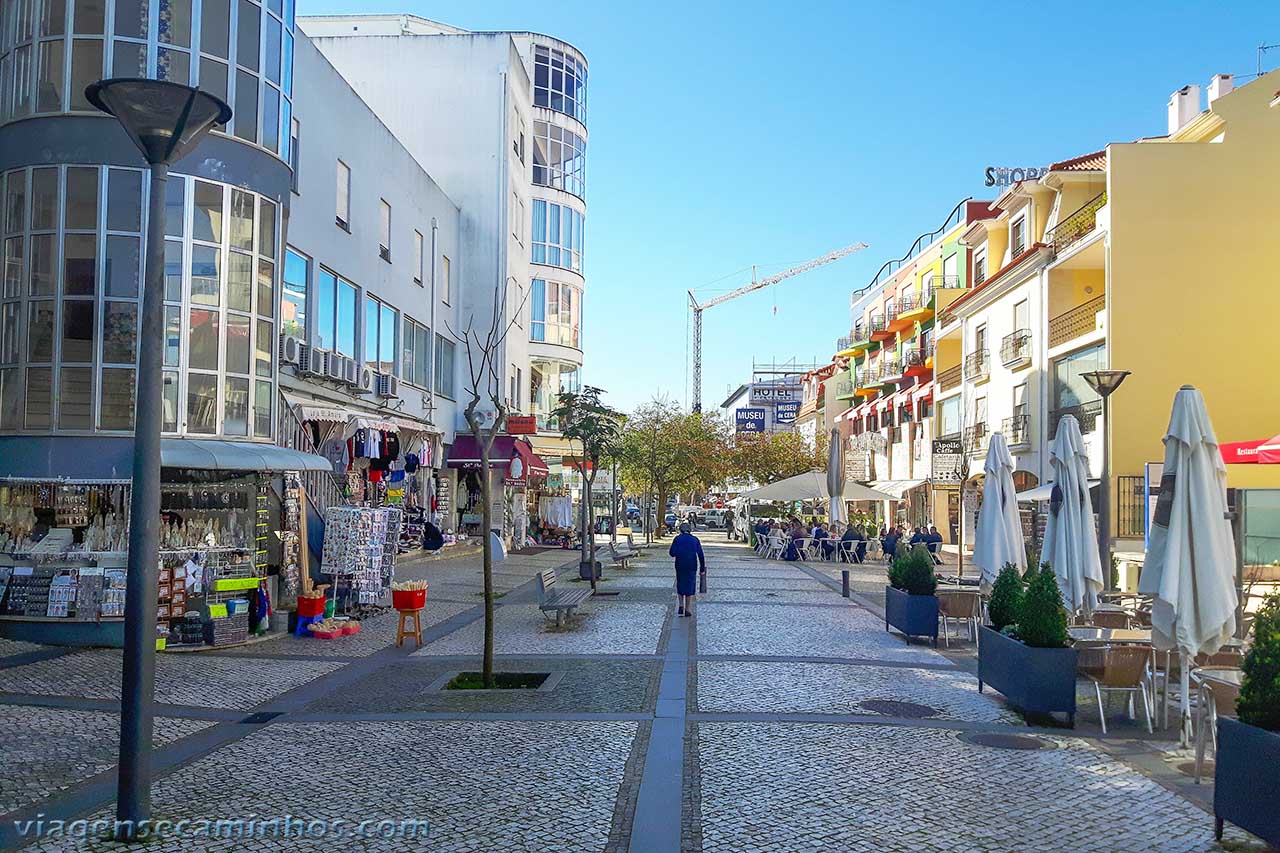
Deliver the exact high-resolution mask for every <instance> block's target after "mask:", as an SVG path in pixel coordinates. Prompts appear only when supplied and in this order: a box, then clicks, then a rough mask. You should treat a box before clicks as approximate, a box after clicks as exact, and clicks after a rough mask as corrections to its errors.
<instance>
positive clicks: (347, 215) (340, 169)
mask: <svg viewBox="0 0 1280 853" xmlns="http://www.w3.org/2000/svg"><path fill="white" fill-rule="evenodd" d="M334 171H335V175H334V179H335V180H334V186H335V193H336V197H335V199H334V214H333V216H334V222H335V224H336V225H337V226H338V227H339V228H341V229H342V230H343V231H346V232H347V233H348V234H350V233H351V167H350V166H348V165H347V164H346V163H344V162H342V160H341V158H339V159H338V160H337V166H335V168H334ZM344 175H345V177H346V180H345V181H344V180H343V176H344Z"/></svg>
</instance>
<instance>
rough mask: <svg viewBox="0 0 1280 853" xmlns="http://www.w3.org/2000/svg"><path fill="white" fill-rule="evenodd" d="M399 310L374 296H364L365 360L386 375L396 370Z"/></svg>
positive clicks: (390, 374) (375, 369) (378, 371)
mask: <svg viewBox="0 0 1280 853" xmlns="http://www.w3.org/2000/svg"><path fill="white" fill-rule="evenodd" d="M398 313H399V312H397V311H396V309H394V308H392V307H391V306H390V305H388V304H386V303H385V302H382V301H380V300H378V299H374V298H373V297H372V296H369V295H367V294H366V295H365V298H364V362H365V364H366V365H368V367H369V369H371V370H373V371H375V372H377V373H381V374H382V375H384V376H392V375H394V374H395V372H396V326H397V325H398V324H399V320H398V319H397V315H398Z"/></svg>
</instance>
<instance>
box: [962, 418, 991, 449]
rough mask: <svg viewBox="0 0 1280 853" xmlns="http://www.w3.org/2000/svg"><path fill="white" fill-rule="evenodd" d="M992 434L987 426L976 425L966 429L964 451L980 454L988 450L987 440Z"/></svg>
mask: <svg viewBox="0 0 1280 853" xmlns="http://www.w3.org/2000/svg"><path fill="white" fill-rule="evenodd" d="M989 436H990V433H989V432H987V425H986V424H974V425H973V426H967V427H965V428H964V449H965V450H967V451H969V452H970V453H979V452H981V451H982V450H984V449H986V446H987V438H988V437H989Z"/></svg>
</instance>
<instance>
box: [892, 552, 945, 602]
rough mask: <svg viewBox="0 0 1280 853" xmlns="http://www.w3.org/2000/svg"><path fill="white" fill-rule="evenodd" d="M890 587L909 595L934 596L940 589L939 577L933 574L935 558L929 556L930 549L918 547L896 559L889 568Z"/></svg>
mask: <svg viewBox="0 0 1280 853" xmlns="http://www.w3.org/2000/svg"><path fill="white" fill-rule="evenodd" d="M889 585H890V586H892V587H893V588H894V589H900V590H902V591H903V592H905V593H907V594H908V595H933V591H934V590H935V589H937V587H938V576H937V575H935V574H934V572H933V557H931V556H929V549H928V548H925V547H924V546H923V545H917V546H916V547H914V548H912V549H911V550H910V551H907V552H905V553H902V554H899V555H898V556H896V557H894V558H893V564H892V565H891V566H890V567H889Z"/></svg>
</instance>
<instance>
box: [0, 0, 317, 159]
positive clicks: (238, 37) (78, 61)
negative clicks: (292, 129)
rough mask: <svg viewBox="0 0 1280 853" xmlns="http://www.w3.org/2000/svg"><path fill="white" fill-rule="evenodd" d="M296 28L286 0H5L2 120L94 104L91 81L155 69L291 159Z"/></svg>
mask: <svg viewBox="0 0 1280 853" xmlns="http://www.w3.org/2000/svg"><path fill="white" fill-rule="evenodd" d="M293 31H294V4H293V0H261V2H259V0H114V2H113V3H109V2H108V0H4V2H3V3H0V123H4V122H7V121H11V120H14V119H19V118H25V117H27V116H34V115H46V114H58V113H68V112H87V113H93V114H98V112H97V110H95V109H94V108H93V107H92V106H91V105H90V104H89V102H88V101H87V100H86V99H85V97H84V89H85V87H86V86H88V85H89V84H90V83H93V82H94V81H96V80H99V79H101V78H104V77H153V78H159V79H164V80H172V81H174V82H177V83H183V84H186V85H190V86H198V87H199V88H201V89H204V90H205V91H207V92H210V93H211V94H214V95H217V96H218V97H219V98H222V99H223V100H225V101H226V102H227V103H229V104H230V105H231V107H232V109H233V111H234V113H235V115H234V117H233V118H232V120H231V123H230V124H229V125H228V126H227V127H225V128H221V129H220V130H222V131H223V132H225V133H228V134H231V135H234V136H236V137H239V138H240V139H243V140H245V141H247V142H251V143H254V144H256V145H261V146H262V147H263V148H266V149H267V150H268V151H271V152H272V153H273V154H276V155H278V156H279V157H280V158H281V159H283V160H285V161H286V162H288V160H289V152H288V146H289V125H290V117H291V115H292V110H293V107H292V98H293Z"/></svg>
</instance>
